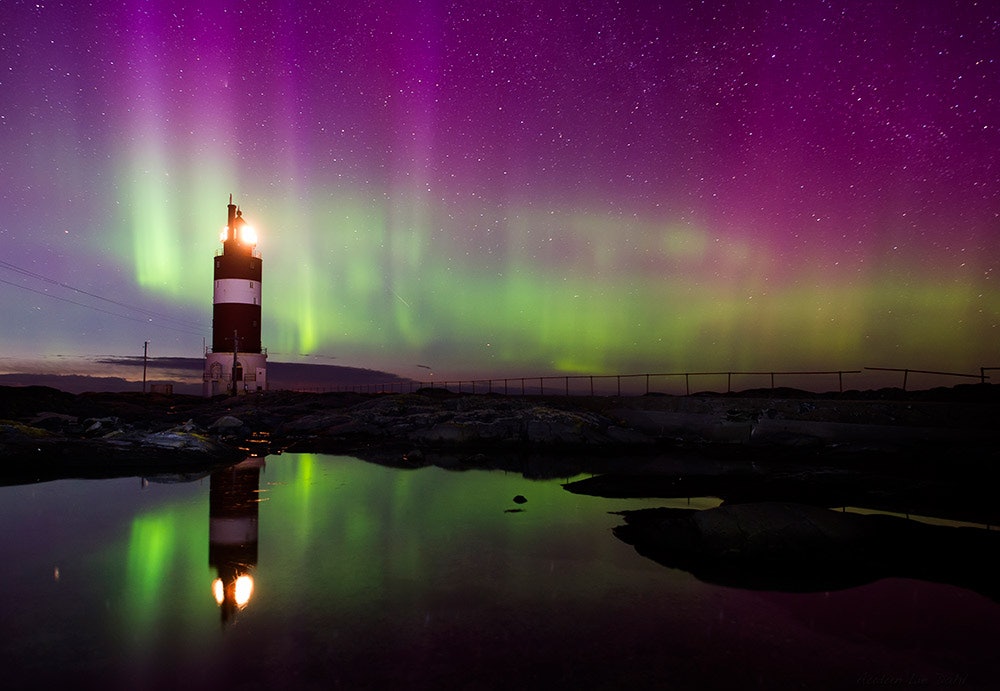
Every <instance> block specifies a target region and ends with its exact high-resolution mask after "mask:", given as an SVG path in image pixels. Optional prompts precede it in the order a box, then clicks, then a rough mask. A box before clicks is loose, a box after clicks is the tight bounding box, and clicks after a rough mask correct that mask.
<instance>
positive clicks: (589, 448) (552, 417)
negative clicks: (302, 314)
mask: <svg viewBox="0 0 1000 691" xmlns="http://www.w3.org/2000/svg"><path fill="white" fill-rule="evenodd" d="M778 393H781V394H782V395H781V396H780V397H779V396H771V397H768V396H765V395H763V394H762V393H761V392H752V394H753V395H712V396H690V397H674V396H645V397H634V398H607V397H604V398H602V397H570V396H565V397H564V396H547V397H508V396H501V395H492V394H487V395H478V396H476V395H468V394H464V395H458V394H450V393H448V392H443V391H419V392H415V393H409V394H353V393H330V394H309V393H295V392H286V391H275V392H264V393H261V394H257V395H250V396H241V397H220V398H215V399H204V398H200V397H194V396H181V395H178V396H164V395H159V394H148V395H143V394H139V393H124V394H109V393H96V394H80V395H71V394H66V393H64V392H60V391H56V390H54V389H49V388H45V387H0V457H2V458H3V461H2V468H0V474H2V477H7V478H10V477H15V476H16V477H25V476H32V477H39V478H41V477H53V476H59V473H61V472H62V473H64V474H66V473H69V474H79V473H81V472H84V469H88V468H89V472H92V473H98V472H104V471H105V470H106V469H107V468H112V467H115V468H129V469H132V468H142V467H152V466H155V465H157V464H161V463H166V462H167V461H168V460H169V459H173V460H174V461H178V462H180V461H182V460H183V461H184V462H189V461H193V460H198V459H200V460H202V461H204V460H206V459H212V460H213V461H214V460H215V459H218V460H219V461H228V460H229V459H231V458H232V457H234V456H238V454H240V453H243V454H245V453H246V449H247V448H248V445H250V444H258V445H262V446H263V447H264V448H265V449H269V450H270V451H272V452H279V451H283V450H284V451H300V452H317V453H351V454H354V455H359V456H362V457H365V458H370V459H372V460H376V461H377V462H386V463H392V464H399V465H402V466H410V467H416V466H419V465H426V464H431V463H437V464H442V465H449V466H451V467H458V466H463V467H505V468H511V469H516V468H518V467H519V466H522V465H525V464H533V466H534V469H535V470H534V472H537V473H539V474H540V476H551V475H548V474H547V473H546V471H545V470H544V468H542V466H544V465H546V464H549V465H553V466H559V467H558V471H556V472H558V473H559V474H560V475H562V476H568V475H572V474H575V473H578V472H582V471H589V472H605V471H606V470H608V469H610V468H611V467H614V468H617V470H618V471H619V472H620V471H622V470H625V469H628V470H638V469H642V468H644V467H645V466H646V465H647V464H648V463H649V462H650V460H651V459H653V460H656V459H662V458H663V457H664V456H669V457H670V459H671V460H673V461H676V459H677V458H679V457H683V456H684V455H685V454H687V456H690V457H692V458H694V459H695V460H694V461H693V462H695V463H699V464H702V465H704V464H706V463H712V462H715V459H719V462H724V463H730V464H733V463H735V464H738V465H739V464H742V465H744V466H749V465H752V464H755V463H763V462H764V461H765V460H766V461H774V460H775V459H790V460H791V461H793V462H794V463H797V464H804V465H806V466H816V467H818V466H820V465H823V464H830V463H833V464H836V465H839V466H847V465H850V464H852V463H853V464H855V465H858V464H860V465H866V464H872V463H877V464H879V465H886V464H892V463H898V464H902V465H904V466H908V467H912V466H913V465H914V464H917V463H925V462H932V463H939V461H940V458H942V457H943V456H945V455H947V456H948V457H949V462H950V463H956V462H957V463H959V464H960V465H961V464H963V463H964V464H967V465H969V466H981V465H983V464H984V463H992V462H993V461H995V460H996V449H997V444H996V441H997V432H996V430H995V424H994V423H995V420H996V418H997V414H998V411H1000V395H998V394H997V392H996V391H995V390H994V389H993V388H992V387H990V386H989V385H984V386H977V387H966V388H964V389H960V387H956V388H955V389H950V390H946V391H944V392H942V393H941V394H940V395H939V396H937V397H930V398H928V397H927V396H926V395H925V396H922V397H910V398H905V397H904V398H902V399H901V400H888V399H886V398H882V397H878V396H868V397H865V396H862V395H860V394H858V395H856V396H854V397H853V398H848V397H844V396H843V395H840V396H838V397H833V398H830V397H826V398H823V397H816V398H808V399H807V398H803V397H801V396H798V395H792V392H789V391H783V392H778ZM799 393H801V392H799ZM855 393H857V392H855ZM899 393H901V394H902V392H899ZM178 430H179V431H178ZM183 435H187V436H186V437H185V436H183ZM525 459H529V460H525ZM546 459H548V460H546ZM595 459H597V460H596V461H595ZM928 459H929V460H928ZM112 460H114V461H115V462H114V463H111V462H110V461H112ZM654 465H655V464H654ZM130 472H131V470H130ZM77 476H78V475H77Z"/></svg>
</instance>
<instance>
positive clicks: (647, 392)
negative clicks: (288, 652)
mask: <svg viewBox="0 0 1000 691" xmlns="http://www.w3.org/2000/svg"><path fill="white" fill-rule="evenodd" d="M646 395H647V396H648V395H649V372H646Z"/></svg>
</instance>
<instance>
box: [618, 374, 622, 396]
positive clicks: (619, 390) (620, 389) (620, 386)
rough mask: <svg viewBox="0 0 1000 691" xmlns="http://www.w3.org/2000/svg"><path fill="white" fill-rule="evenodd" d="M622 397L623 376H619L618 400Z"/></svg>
mask: <svg viewBox="0 0 1000 691" xmlns="http://www.w3.org/2000/svg"><path fill="white" fill-rule="evenodd" d="M621 397H622V375H620V374H619V375H618V398H621Z"/></svg>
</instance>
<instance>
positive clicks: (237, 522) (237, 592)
mask: <svg viewBox="0 0 1000 691" xmlns="http://www.w3.org/2000/svg"><path fill="white" fill-rule="evenodd" d="M263 467H264V457H263V456H249V457H247V458H246V459H245V460H243V461H242V462H240V463H238V464H236V465H234V466H231V467H229V468H224V469H222V470H217V471H215V472H214V473H212V475H211V479H210V486H209V487H210V488H209V500H208V564H209V566H211V567H212V568H214V569H215V571H216V574H217V576H216V578H215V580H213V581H212V594H213V595H214V596H215V601H216V603H218V605H219V614H220V616H221V619H222V623H223V624H226V623H228V622H230V621H231V620H232V619H233V618H234V617H235V616H236V614H237V613H238V612H239V611H240V610H242V609H243V608H244V607H246V606H247V604H249V602H250V598H251V597H252V596H253V587H254V571H255V569H256V566H257V541H258V536H259V534H260V530H259V523H258V518H259V506H260V504H259V498H258V492H259V490H260V471H261V469H262V468H263Z"/></svg>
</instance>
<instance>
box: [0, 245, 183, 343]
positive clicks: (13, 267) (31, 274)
mask: <svg viewBox="0 0 1000 691" xmlns="http://www.w3.org/2000/svg"><path fill="white" fill-rule="evenodd" d="M0 267H3V268H5V269H7V270H9V271H14V272H16V273H19V274H22V275H24V276H28V277H30V278H35V279H38V280H40V281H45V282H46V283H50V284H52V285H57V286H59V287H61V288H66V289H67V290H72V291H75V292H77V293H80V294H81V295H86V296H88V297H92V298H95V299H97V300H103V301H104V302H107V303H110V304H112V305H117V306H119V307H124V308H125V309H127V310H131V311H134V312H141V313H143V314H146V315H148V316H150V317H156V318H158V319H165V320H166V321H171V322H174V323H176V324H180V325H182V326H187V327H189V328H190V327H193V328H198V329H200V328H203V325H202V324H199V323H196V322H193V321H190V320H188V319H177V318H176V317H171V316H169V315H166V314H161V313H159V312H154V311H153V310H149V309H145V308H143V307H137V306H136V305H129V304H127V303H124V302H120V301H118V300H112V299H111V298H106V297H104V296H103V295H98V294H96V293H91V292H89V291H86V290H84V289H82V288H77V287H76V286H72V285H70V284H68V283H63V282H62V281H57V280H56V279H54V278H49V277H48V276H44V275H42V274H40V273H37V272H34V271H30V270H28V269H24V268H22V267H20V266H17V265H15V264H11V263H10V262H5V261H3V260H0ZM4 283H7V284H9V285H14V286H17V287H19V288H26V287H25V286H20V285H18V284H16V283H10V282H9V281H4ZM26 289H27V290H31V289H30V288H26ZM32 292H39V291H34V290H33V291H32ZM40 294H41V295H49V293H40ZM51 297H56V296H54V295H53V296H51ZM67 302H72V301H69V300H67ZM73 304H80V303H73ZM82 306H83V307H89V305H82ZM94 309H97V308H96V307H95V308H94ZM109 314H110V313H109ZM119 316H120V315H119Z"/></svg>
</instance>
